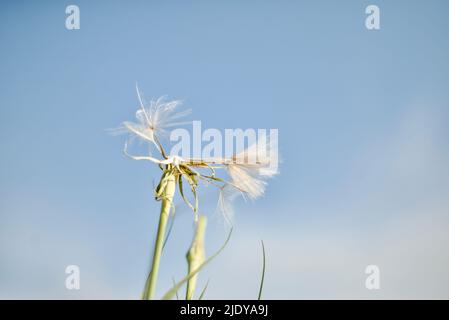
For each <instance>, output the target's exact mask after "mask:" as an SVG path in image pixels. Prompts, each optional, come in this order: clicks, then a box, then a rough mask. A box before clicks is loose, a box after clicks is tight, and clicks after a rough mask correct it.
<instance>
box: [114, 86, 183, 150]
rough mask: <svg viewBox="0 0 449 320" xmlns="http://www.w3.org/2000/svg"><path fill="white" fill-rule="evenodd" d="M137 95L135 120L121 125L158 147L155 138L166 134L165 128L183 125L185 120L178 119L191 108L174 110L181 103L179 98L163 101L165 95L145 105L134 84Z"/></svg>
mask: <svg viewBox="0 0 449 320" xmlns="http://www.w3.org/2000/svg"><path fill="white" fill-rule="evenodd" d="M136 91H137V97H138V99H139V103H140V109H139V110H137V112H136V119H137V122H128V121H126V122H124V123H123V127H124V128H125V129H126V130H127V131H129V132H131V133H133V134H135V135H136V136H137V137H139V138H141V139H143V140H146V141H150V142H152V143H154V144H155V145H156V146H157V147H158V148H159V146H158V144H157V139H158V138H159V137H162V136H163V135H165V134H166V130H167V128H170V127H174V126H179V125H183V124H186V123H189V122H188V121H187V122H179V121H177V120H178V119H180V118H182V117H184V116H186V115H188V114H190V112H191V110H190V109H188V110H184V111H180V112H176V109H177V108H178V107H179V106H180V105H181V104H182V102H181V101H180V100H174V101H165V97H160V98H158V99H157V100H151V101H150V103H149V104H148V105H147V106H145V103H144V100H143V98H142V95H141V93H140V91H139V88H138V87H137V84H136Z"/></svg>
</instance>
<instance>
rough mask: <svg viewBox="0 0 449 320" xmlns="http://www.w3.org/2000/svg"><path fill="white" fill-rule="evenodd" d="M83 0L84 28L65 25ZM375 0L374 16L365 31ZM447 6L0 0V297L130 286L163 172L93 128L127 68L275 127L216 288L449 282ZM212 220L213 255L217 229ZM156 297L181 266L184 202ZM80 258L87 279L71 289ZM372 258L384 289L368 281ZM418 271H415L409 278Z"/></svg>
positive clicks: (236, 118)
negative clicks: (277, 158)
mask: <svg viewBox="0 0 449 320" xmlns="http://www.w3.org/2000/svg"><path fill="white" fill-rule="evenodd" d="M69 4H77V5H78V6H79V8H80V11H81V29H80V30H72V31H69V30H67V29H66V28H65V18H66V14H65V8H66V6H67V5H69ZM369 4H376V5H378V6H379V8H380V13H381V29H380V30H378V31H369V30H367V29H366V28H365V25H364V21H365V17H366V14H365V8H366V6H367V5H369ZM448 9H449V7H448V4H447V3H446V2H445V1H436V0H434V1H394V2H391V1H381V0H379V1H345V2H344V3H343V2H339V3H336V2H335V1H281V2H276V3H275V2H273V1H257V2H256V1H246V2H244V3H242V2H241V1H239V2H238V1H226V2H225V1H213V2H211V1H207V2H206V1H204V2H199V1H194V2H192V3H189V4H186V3H185V2H182V1H167V2H164V3H162V2H156V1H152V2H148V1H133V2H124V1H75V2H67V1H60V2H52V1H40V2H32V1H21V2H18V1H15V2H10V3H6V2H3V3H2V4H1V10H0V43H1V51H0V70H1V72H0V87H1V90H0V121H1V126H0V146H1V150H2V157H1V158H0V191H1V197H0V217H1V226H0V237H1V240H0V256H1V261H2V262H1V263H0V297H2V298H126V299H134V298H139V296H140V292H141V289H142V285H143V282H144V279H145V277H146V270H147V268H148V263H149V259H150V254H151V243H152V239H153V237H154V232H155V226H156V223H157V213H158V207H159V203H156V202H155V201H154V200H153V197H152V188H153V186H154V184H155V183H157V179H158V175H159V170H158V169H157V168H154V167H153V166H151V165H150V164H147V163H140V162H134V161H131V160H129V159H127V158H125V157H124V156H123V155H122V152H121V151H122V148H123V143H124V137H114V136H111V135H109V134H108V133H107V131H106V129H108V128H114V127H117V126H118V125H119V124H120V123H121V122H122V121H124V120H132V118H133V116H134V112H135V110H136V108H137V106H138V101H137V97H136V95H135V89H134V86H135V83H136V81H137V82H138V83H139V86H140V88H141V89H142V91H143V92H144V93H145V95H146V97H158V96H161V95H168V96H169V97H170V98H176V99H183V101H184V104H185V106H186V107H188V108H192V110H193V113H192V116H191V119H192V120H201V121H202V124H203V127H205V128H218V129H220V130H223V129H225V128H277V129H279V151H280V153H281V157H282V160H283V162H282V164H281V168H280V171H281V174H280V175H279V176H277V177H276V178H275V179H274V180H272V181H270V184H269V186H268V188H267V192H266V196H265V197H264V198H263V199H260V200H258V201H256V202H254V203H251V202H247V203H245V202H243V201H241V202H238V203H237V207H236V216H235V230H234V235H233V238H232V240H231V242H230V243H229V246H228V247H227V249H226V251H225V252H224V253H223V255H221V256H220V257H219V258H218V259H217V260H216V261H215V262H214V263H213V264H211V265H210V267H208V268H207V270H206V271H205V272H204V274H203V275H202V276H201V279H200V282H201V283H204V282H205V281H206V280H207V279H208V278H210V279H211V283H210V287H209V291H208V297H209V298H254V297H256V295H257V290H258V288H257V286H258V277H259V272H260V260H261V252H260V251H261V250H260V244H259V242H260V239H264V241H265V243H266V246H267V252H268V266H267V282H266V291H265V297H266V298H274V299H277V298H288V299H296V298H448V297H449V276H448V275H447V269H448V267H449V254H448V250H447V243H449V241H448V240H449V235H448V234H447V230H448V227H449V201H448V199H449V197H448V195H449V170H448V166H447V163H448V160H449V147H448V144H447V139H448V137H449V118H448V112H449V105H448V103H449V102H448V101H449V81H448V80H449V76H448V75H449V61H448V59H447V57H448V54H449V40H448V39H449V37H448V36H447V30H448V27H449V25H448V24H449V22H448V20H447V17H446V12H447V11H448ZM214 201H215V198H214V197H213V195H212V194H210V193H209V192H208V191H207V190H206V191H205V197H204V199H202V202H203V203H204V210H205V211H207V212H205V213H207V214H208V215H209V216H210V219H209V227H208V228H209V229H208V230H209V233H208V238H207V241H208V246H207V252H208V253H209V254H211V253H213V252H214V250H215V248H217V247H219V246H220V244H221V243H222V241H223V240H224V238H225V237H226V232H225V231H224V228H223V221H222V219H220V217H219V216H217V215H216V214H215V213H214V210H213V209H214ZM179 204H180V209H179V210H178V212H179V216H178V218H177V220H176V223H175V227H174V230H173V237H172V238H171V240H170V243H169V244H168V246H167V251H166V252H165V255H164V257H163V261H162V264H163V269H162V271H161V281H160V286H159V287H160V288H159V293H160V294H162V293H163V292H164V291H165V290H166V289H167V288H169V286H170V284H171V278H172V276H174V277H176V278H178V279H179V278H180V277H181V276H182V275H183V274H184V273H185V261H184V255H185V252H186V250H187V248H188V245H189V242H190V240H191V236H192V228H193V223H192V216H191V213H190V212H189V211H188V210H187V209H186V208H183V207H182V206H181V202H180V201H179ZM69 264H76V265H79V266H80V268H81V274H82V275H81V290H79V291H68V290H66V288H65V286H64V281H65V276H66V275H65V273H64V269H65V266H67V265H69ZM369 264H376V265H379V267H380V270H381V275H382V278H381V286H382V287H381V289H380V290H377V291H369V290H366V289H365V287H364V279H365V277H366V275H365V274H364V269H365V266H366V265H369ZM411 279H413V280H411Z"/></svg>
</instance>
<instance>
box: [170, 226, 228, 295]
mask: <svg viewBox="0 0 449 320" xmlns="http://www.w3.org/2000/svg"><path fill="white" fill-rule="evenodd" d="M231 235H232V228H231V230H230V231H229V234H228V237H227V238H226V241H225V243H224V244H223V245H222V246H221V248H220V249H218V251H217V252H215V253H214V254H213V255H212V256H211V257H209V258H208V259H207V260H206V261H204V262H203V263H202V264H201V265H200V266H199V267H198V268H196V269H195V270H193V271H192V272H191V273H190V274H188V275H187V276H185V277H184V278H183V279H182V280H181V281H179V282H178V283H177V284H176V285H175V286H173V287H172V288H171V289H170V290H168V291H167V293H166V294H165V295H164V296H163V297H162V300H170V299H171V298H172V297H173V296H174V295H175V294H176V292H177V291H178V290H179V289H180V288H181V287H182V286H183V285H184V284H185V283H186V282H187V281H189V279H191V278H192V277H193V276H194V275H196V274H197V273H198V272H200V271H201V269H203V268H204V267H205V266H206V265H207V264H208V263H209V262H211V261H212V260H213V259H215V258H216V257H217V256H218V255H219V254H220V253H221V252H222V251H223V250H224V248H225V247H226V245H227V244H228V242H229V240H230V239H231Z"/></svg>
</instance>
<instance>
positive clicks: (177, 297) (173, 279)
mask: <svg viewBox="0 0 449 320" xmlns="http://www.w3.org/2000/svg"><path fill="white" fill-rule="evenodd" d="M171 279H172V281H173V285H176V281H175V277H173V278H171ZM176 300H179V296H178V291H176Z"/></svg>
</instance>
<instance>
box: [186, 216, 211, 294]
mask: <svg viewBox="0 0 449 320" xmlns="http://www.w3.org/2000/svg"><path fill="white" fill-rule="evenodd" d="M206 221H207V219H206V216H200V217H199V220H198V221H197V223H196V231H195V236H194V238H193V241H192V245H191V246H190V249H189V251H188V252H187V262H188V266H189V269H188V271H189V274H191V273H192V272H194V271H195V270H196V269H198V267H199V266H201V264H202V263H204V260H205V259H206V254H205V250H204V236H205V233H206ZM197 279H198V274H195V275H194V276H192V277H191V278H190V279H189V281H188V282H187V291H186V300H192V299H193V295H194V293H195V289H196V282H197Z"/></svg>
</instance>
